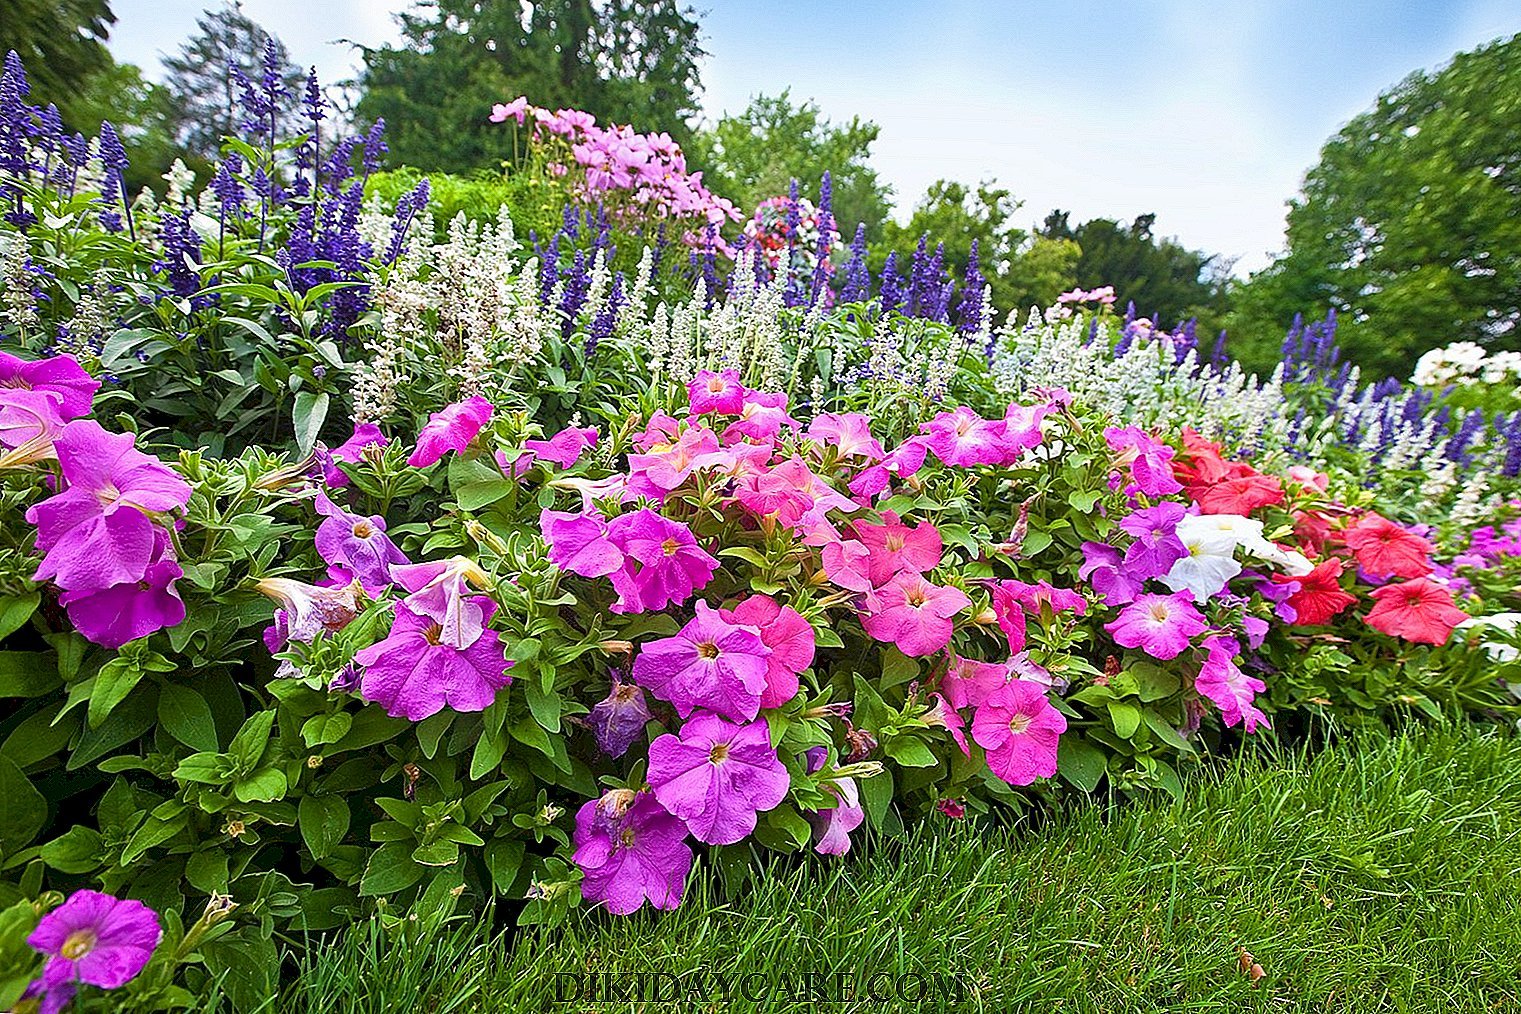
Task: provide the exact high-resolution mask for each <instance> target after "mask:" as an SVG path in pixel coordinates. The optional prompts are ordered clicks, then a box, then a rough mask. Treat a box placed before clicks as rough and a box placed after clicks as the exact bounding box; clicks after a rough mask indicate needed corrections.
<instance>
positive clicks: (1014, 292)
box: [870, 180, 1079, 315]
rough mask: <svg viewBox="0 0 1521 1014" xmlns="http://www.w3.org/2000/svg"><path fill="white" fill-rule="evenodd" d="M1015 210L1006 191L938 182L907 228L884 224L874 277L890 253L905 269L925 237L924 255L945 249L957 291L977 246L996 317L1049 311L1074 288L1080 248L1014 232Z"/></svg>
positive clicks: (875, 248)
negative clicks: (1035, 308)
mask: <svg viewBox="0 0 1521 1014" xmlns="http://www.w3.org/2000/svg"><path fill="white" fill-rule="evenodd" d="M1021 206H1022V204H1021V202H1020V201H1017V200H1015V199H1014V196H1013V195H1012V194H1011V193H1010V192H1009V191H1008V190H1006V189H1004V188H1002V187H998V186H995V185H994V184H993V183H992V182H991V181H988V182H983V183H980V184H978V185H977V186H976V187H970V186H968V185H966V184H965V183H957V182H955V181H953V180H936V181H935V182H934V183H932V184H930V187H929V189H928V190H927V191H926V192H925V195H924V197H923V198H921V199H920V201H919V203H918V204H916V205H915V206H914V210H913V214H912V215H910V216H909V219H908V221H907V222H906V223H903V224H900V223H898V222H896V221H892V220H889V221H887V222H886V223H885V224H884V225H883V227H882V232H881V238H880V240H879V241H878V242H876V243H874V244H872V247H871V257H870V263H871V265H872V269H873V271H880V270H881V269H882V265H883V264H884V263H885V262H886V260H887V255H888V253H889V252H892V251H896V252H897V254H898V263H899V264H907V263H908V261H909V260H910V259H911V258H912V256H913V253H914V249H915V247H917V246H918V243H919V237H921V236H928V237H929V246H930V247H934V245H935V244H937V243H938V244H941V245H943V246H944V248H945V264H946V266H947V268H948V269H949V270H950V271H951V273H952V275H953V277H954V278H955V279H956V281H957V282H958V283H959V282H960V281H961V279H962V278H963V277H964V275H965V273H966V264H967V260H968V259H969V258H970V257H971V252H972V243H973V242H974V241H975V242H976V244H977V259H978V265H979V267H980V269H981V271H982V274H983V276H984V277H986V278H987V281H988V284H989V286H991V288H992V295H993V306H994V307H995V308H996V310H997V312H998V313H999V314H1000V315H1002V314H1006V313H1008V312H1009V311H1010V310H1015V311H1020V312H1023V311H1024V310H1027V309H1028V308H1029V307H1030V306H1032V305H1040V306H1049V305H1050V304H1051V303H1052V302H1053V301H1054V300H1055V299H1056V296H1057V295H1058V294H1059V293H1060V292H1061V291H1062V290H1063V289H1067V288H1070V287H1071V286H1072V284H1073V281H1072V277H1073V275H1072V272H1073V267H1074V266H1075V264H1076V263H1077V259H1078V255H1079V251H1078V246H1077V244H1076V243H1074V242H1073V241H1072V240H1070V239H1065V238H1062V239H1050V238H1047V237H1044V236H1034V235H1031V234H1030V233H1028V232H1026V231H1025V230H1024V229H1022V228H1020V227H1019V226H1018V225H1016V224H1015V223H1014V215H1015V213H1016V212H1017V211H1018V210H1019V209H1020V207H1021Z"/></svg>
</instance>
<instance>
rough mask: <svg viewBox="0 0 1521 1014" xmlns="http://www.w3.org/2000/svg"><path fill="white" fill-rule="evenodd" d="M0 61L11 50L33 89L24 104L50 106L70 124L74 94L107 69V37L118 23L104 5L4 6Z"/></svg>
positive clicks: (77, 1)
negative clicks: (50, 104)
mask: <svg viewBox="0 0 1521 1014" xmlns="http://www.w3.org/2000/svg"><path fill="white" fill-rule="evenodd" d="M4 8H5V9H4V12H3V13H0V56H4V55H5V53H7V52H8V51H10V50H15V51H16V55H17V56H19V57H21V62H22V63H23V64H25V65H26V75H27V79H28V80H29V81H30V82H31V85H32V94H31V95H30V96H29V99H28V101H30V102H31V104H32V105H34V106H46V105H47V104H48V103H53V104H54V105H56V106H57V107H58V110H59V112H61V113H62V114H63V116H64V119H65V121H67V122H72V119H73V113H74V110H73V106H72V102H73V99H74V96H75V93H76V92H77V90H78V89H79V88H80V86H81V85H83V84H84V82H85V81H86V80H87V79H89V77H90V76H91V75H93V74H95V73H96V72H98V71H101V70H104V69H106V68H108V67H109V66H111V55H110V54H109V53H108V52H106V47H105V41H106V36H107V35H108V34H109V33H110V26H111V25H113V24H115V23H116V16H115V15H113V14H112V13H111V5H110V3H109V2H108V0H6V2H5V5H4Z"/></svg>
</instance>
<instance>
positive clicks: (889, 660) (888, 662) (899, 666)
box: [879, 647, 919, 690]
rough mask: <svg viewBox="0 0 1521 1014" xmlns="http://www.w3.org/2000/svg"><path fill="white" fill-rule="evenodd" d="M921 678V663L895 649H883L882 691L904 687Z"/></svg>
mask: <svg viewBox="0 0 1521 1014" xmlns="http://www.w3.org/2000/svg"><path fill="white" fill-rule="evenodd" d="M918 676H919V663H918V662H917V661H916V660H915V659H912V658H909V657H908V656H907V655H905V654H903V652H901V651H899V650H898V649H897V648H895V647H887V648H883V649H882V682H881V683H880V684H879V686H880V688H881V689H882V690H890V689H892V688H893V687H898V686H902V685H903V684H905V683H908V682H910V681H912V680H914V679H917V678H918Z"/></svg>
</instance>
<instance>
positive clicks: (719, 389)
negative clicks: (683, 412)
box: [687, 370, 745, 415]
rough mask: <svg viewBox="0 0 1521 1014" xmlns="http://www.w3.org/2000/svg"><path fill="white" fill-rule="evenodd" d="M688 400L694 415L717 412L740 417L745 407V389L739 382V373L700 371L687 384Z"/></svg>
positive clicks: (733, 371)
mask: <svg viewBox="0 0 1521 1014" xmlns="http://www.w3.org/2000/svg"><path fill="white" fill-rule="evenodd" d="M687 400H688V402H689V403H690V405H691V409H692V414H693V415H705V414H707V413H709V412H716V413H718V414H719V415H739V414H740V412H742V411H743V410H744V407H745V388H744V385H743V384H741V383H740V382H739V373H738V371H735V370H724V371H723V372H722V373H714V372H713V371H712V370H700V371H699V372H698V374H697V376H695V377H693V378H692V379H691V380H690V381H689V382H688V383H687Z"/></svg>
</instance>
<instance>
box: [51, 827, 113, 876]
mask: <svg viewBox="0 0 1521 1014" xmlns="http://www.w3.org/2000/svg"><path fill="white" fill-rule="evenodd" d="M101 841H102V839H101V837H100V832H99V831H96V830H95V829H94V828H91V827H85V826H84V825H83V824H77V825H75V826H74V827H71V828H69V830H67V831H65V832H64V833H63V834H62V835H61V836H59V837H57V838H54V839H53V840H52V841H50V842H48V843H47V844H46V845H44V846H42V849H41V855H42V861H43V862H45V863H47V864H48V865H49V866H51V867H52V868H53V869H55V870H58V871H60V872H62V873H90V872H92V871H93V870H96V869H98V868H99V867H100V864H101V862H102V861H103V859H104V850H103V849H102V848H101Z"/></svg>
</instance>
